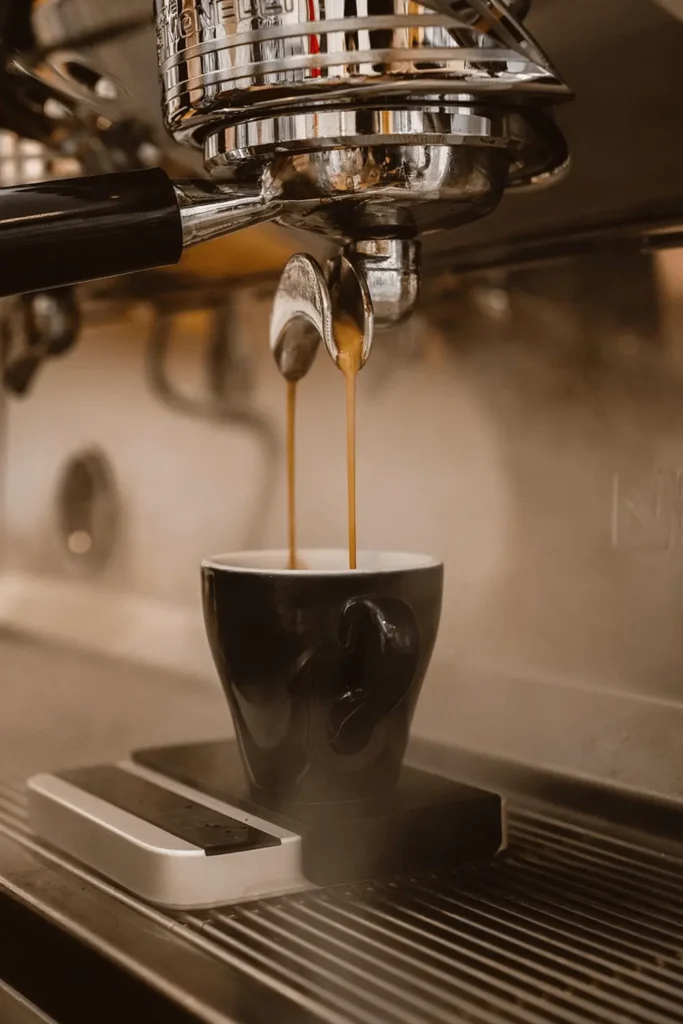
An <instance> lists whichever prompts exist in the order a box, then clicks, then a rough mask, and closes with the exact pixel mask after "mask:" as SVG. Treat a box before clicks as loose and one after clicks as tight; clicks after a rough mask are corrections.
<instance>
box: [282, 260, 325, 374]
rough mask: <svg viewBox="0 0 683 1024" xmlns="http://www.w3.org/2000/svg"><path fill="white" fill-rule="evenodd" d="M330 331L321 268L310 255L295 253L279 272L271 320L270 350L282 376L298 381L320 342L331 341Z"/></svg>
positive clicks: (313, 356)
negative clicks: (322, 340) (280, 272)
mask: <svg viewBox="0 0 683 1024" xmlns="http://www.w3.org/2000/svg"><path fill="white" fill-rule="evenodd" d="M332 332H333V326H332V303H331V301H330V293H329V291H328V288H327V281H326V280H325V275H324V273H323V271H322V268H321V267H320V264H319V263H318V262H317V261H316V260H314V259H313V257H312V256H307V255H305V254H304V253H297V254H296V255H295V256H292V257H291V259H289V260H288V261H287V263H286V264H285V268H284V270H283V271H282V276H281V278H280V282H279V284H278V287H277V291H276V292H275V298H274V300H273V310H272V313H271V317H270V348H271V351H272V353H273V357H274V359H275V362H276V363H277V367H278V370H279V371H280V373H281V374H282V376H283V377H284V378H285V379H286V380H289V381H298V380H301V378H302V377H304V376H305V375H306V374H307V373H308V371H309V370H310V368H311V366H312V365H313V361H314V359H315V357H316V355H317V352H318V344H319V342H320V340H321V339H323V338H324V339H327V340H329V339H331V338H332ZM327 340H326V344H327V343H328V341H327ZM328 348H329V344H328Z"/></svg>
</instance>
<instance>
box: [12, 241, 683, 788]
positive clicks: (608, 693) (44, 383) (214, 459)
mask: <svg viewBox="0 0 683 1024" xmlns="http://www.w3.org/2000/svg"><path fill="white" fill-rule="evenodd" d="M427 282H428V283H427V287H426V291H425V296H424V300H423V304H422V311H421V315H420V316H419V317H417V318H415V320H414V321H413V322H412V323H411V324H409V325H407V326H405V327H403V328H400V329H398V330H397V331H396V332H395V333H394V334H393V335H387V336H384V337H380V338H379V339H378V342H377V344H376V348H375V351H374V353H373V357H372V359H371V360H370V362H369V363H368V365H367V367H366V369H365V370H364V371H363V374H362V375H361V379H360V387H359V425H358V430H359V453H358V458H359V467H358V501H359V510H358V514H359V540H360V543H361V545H362V546H365V547H371V548H373V547H383V548H398V549H406V550H421V551H427V552H430V553H432V554H435V555H438V556H440V557H442V558H443V559H444V561H445V563H446V594H445V605H444V613H443V620H442V626H441V632H440V636H439V641H438V646H437V652H436V655H435V661H434V668H433V671H432V673H431V676H430V678H429V679H428V681H427V683H426V685H425V691H424V696H423V698H422V700H421V704H420V707H419V710H418V716H417V721H416V728H417V730H418V731H419V732H420V733H421V734H423V735H428V736H430V737H432V738H439V739H444V740H446V741H448V742H449V743H455V744H457V745H459V746H463V747H466V748H469V749H476V750H479V751H481V752H485V753H489V754H493V755H496V756H502V757H506V758H509V759H512V760H516V761H522V762H525V763H529V764H537V765H539V764H540V765H544V766H546V767H551V768H557V769H561V770H563V771H570V772H572V773H574V774H584V775H589V776H592V777H599V778H601V779H603V780H609V781H612V782H615V783H618V784H620V785H624V786H635V787H638V788H640V789H643V788H645V789H648V790H651V791H653V792H656V793H659V794H661V795H674V794H678V793H680V789H681V777H680V774H681V758H680V743H679V741H678V722H679V719H680V718H681V710H682V707H683V640H682V632H681V613H682V612H683V574H682V572H681V570H682V568H683V377H682V376H681V343H680V338H681V336H682V335H681V312H680V310H681V307H683V256H681V255H680V254H679V253H677V252H670V253H666V254H664V255H661V256H659V257H657V259H656V260H655V259H654V258H652V257H650V256H647V255H643V254H640V253H636V252H633V253H630V252H624V251H623V250H620V251H616V250H615V251H609V250H607V251H603V252H602V253H597V254H595V255H593V256H590V257H583V258H581V259H577V260H575V261H572V262H569V263H566V262H565V263H561V264H558V265H551V266H550V267H547V268H546V269H543V270H533V269H528V270H524V271H521V270H520V271H517V272H515V273H512V274H509V275H507V276H505V277H501V276H498V277H490V276H489V277H485V278H479V279H474V280H461V279H458V278H455V277H451V276H449V275H448V274H447V273H445V272H444V271H443V268H439V267H436V268H434V270H433V273H430V274H429V275H427ZM143 293H144V289H143ZM269 301H270V287H269V285H268V284H267V283H266V284H264V285H260V286H258V287H257V286H249V287H243V286H240V287H237V286H235V287H229V286H228V285H226V287H225V297H224V300H223V301H221V302H220V303H219V304H218V307H219V308H218V310H217V311H214V312H213V313H207V312H201V311H194V312H183V313H175V312H173V306H172V305H171V306H167V307H165V308H164V311H162V315H161V316H160V314H159V312H158V309H157V311H156V312H155V311H154V309H152V308H151V306H150V305H149V303H146V302H144V301H135V302H132V301H131V302H128V303H127V305H126V306H125V308H122V309H119V310H117V311H116V313H115V314H112V313H111V310H104V309H101V308H99V307H98V305H97V303H96V302H95V303H93V304H92V309H91V310H90V312H87V313H86V324H87V326H86V329H85V331H84V333H83V336H82V338H81V340H80V342H79V343H78V345H77V346H76V347H75V348H74V349H73V351H72V352H71V353H69V354H68V355H66V356H65V357H63V358H61V359H58V360H53V361H52V362H51V363H50V364H49V365H48V366H46V367H45V368H44V370H43V371H42V373H41V374H40V376H39V377H38V379H37V380H36V383H35V386H34V388H33V390H32V392H31V394H30V396H29V397H28V398H26V399H24V400H18V399H11V400H9V401H8V403H7V407H6V409H5V411H4V423H5V432H4V434H3V439H2V445H3V448H4V452H5V455H4V480H3V514H2V519H1V522H2V529H3V533H4V545H3V556H2V571H1V572H0V623H2V624H3V625H4V626H5V627H7V628H9V629H13V630H20V631H22V632H28V633H29V634H30V635H32V636H35V637H40V638H43V639H49V640H51V641H55V640H56V641H57V642H59V643H61V644H68V645H70V646H74V645H75V646H76V647H77V648H83V649H88V650H94V651H97V652H100V653H103V654H105V655H107V656H108V657H114V658H117V659H119V660H122V661H124V662H125V663H126V664H130V665H131V666H132V667H131V671H132V672H134V671H135V668H134V666H135V665H136V664H146V665H151V666H155V667H157V668H159V669H161V670H164V671H168V672H169V673H183V674H189V675H190V676H191V677H192V678H194V679H195V680H196V685H197V686H198V687H205V686H210V687H216V686H217V682H216V680H215V676H214V673H213V669H212V666H211V663H210V659H209V655H208V650H207V646H206V642H205V639H204V634H203V626H202V622H201V614H200V607H199V571H198V567H199V562H200V560H201V558H202V557H203V556H205V555H209V554H214V553H217V552H226V551H230V550H235V549H240V548H245V547H263V546H268V547H280V546H282V545H283V544H284V541H285V529H286V523H285V492H284V404H285V403H284V397H285V396H284V386H283V383H282V381H281V379H280V378H279V376H278V374H277V371H276V369H275V366H274V364H273V362H272V358H271V356H270V353H269V351H268V344H267V329H268V310H269ZM162 364H163V365H162ZM162 378H163V382H162V384H161V385H160V380H161V379H162ZM155 389H156V390H155ZM300 410H301V412H300V423H299V447H298V458H299V493H298V508H299V536H300V539H301V543H302V546H343V544H344V542H345V536H346V534H345V529H346V518H345V517H346V503H345V459H344V444H345V439H344V420H343V416H344V401H343V388H342V379H341V377H340V375H339V374H338V372H337V371H336V370H335V369H334V368H333V366H332V364H331V363H330V361H329V360H328V358H327V356H326V354H325V353H324V352H321V353H320V355H319V358H318V361H317V364H316V366H315V368H314V371H313V372H312V374H311V376H310V377H309V378H307V379H306V381H305V382H304V384H303V385H302V387H301V400H300ZM88 467H89V468H88ZM89 473H90V476H89V475H88V474H89ZM98 474H100V475H98ZM83 523H85V524H86V527H87V528H86V529H83V528H82V527H83ZM89 531H90V532H89ZM229 729H230V723H229V716H228V714H227V711H226V714H225V717H224V719H223V720H222V721H220V722H217V723H216V731H217V732H220V731H221V730H224V731H226V732H227V731H229Z"/></svg>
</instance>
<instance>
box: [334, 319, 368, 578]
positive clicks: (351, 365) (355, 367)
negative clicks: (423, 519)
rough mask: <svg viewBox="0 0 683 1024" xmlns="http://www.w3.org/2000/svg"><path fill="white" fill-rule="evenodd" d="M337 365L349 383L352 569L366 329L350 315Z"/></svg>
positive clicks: (340, 329)
mask: <svg viewBox="0 0 683 1024" xmlns="http://www.w3.org/2000/svg"><path fill="white" fill-rule="evenodd" d="M334 336H335V339H336V342H337V349H338V350H339V355H338V356H337V366H338V367H339V369H340V370H341V372H342V373H343V374H344V380H345V383H346V476H347V487H348V503H349V569H355V568H356V378H357V376H358V371H359V370H360V368H361V360H362V356H363V332H362V331H361V330H360V329H359V327H358V325H357V324H355V323H354V322H353V320H351V319H349V318H348V317H344V318H342V319H340V320H337V321H336V322H335V325H334Z"/></svg>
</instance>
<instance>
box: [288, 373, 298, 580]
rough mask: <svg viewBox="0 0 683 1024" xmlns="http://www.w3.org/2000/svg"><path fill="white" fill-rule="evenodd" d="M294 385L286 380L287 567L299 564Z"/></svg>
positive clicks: (294, 566)
mask: <svg viewBox="0 0 683 1024" xmlns="http://www.w3.org/2000/svg"><path fill="white" fill-rule="evenodd" d="M296 385H297V382H296V381H295V380H288V381H287V524H288V528H289V529H288V534H289V555H288V558H287V568H288V569H299V568H301V566H300V565H299V562H298V560H297V557H296V497H295V489H296V462H295V458H296V453H295V445H296Z"/></svg>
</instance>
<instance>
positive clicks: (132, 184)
mask: <svg viewBox="0 0 683 1024" xmlns="http://www.w3.org/2000/svg"><path fill="white" fill-rule="evenodd" d="M527 7H528V2H527V0H509V2H508V0H505V2H504V0H429V2H423V3H414V2H412V0H411V2H408V0H363V3H360V2H358V0H344V3H341V0H330V2H326V3H325V4H324V5H323V4H322V3H320V0H310V2H309V3H307V4H304V3H295V0H182V2H180V0H156V3H155V13H156V24H157V36H158V58H159V70H160V77H161V85H162V105H163V112H164V118H165V122H166V127H167V129H168V130H169V132H170V133H171V134H172V135H173V137H174V138H175V139H176V141H178V142H179V143H181V144H185V145H188V146H192V147H195V148H198V149H201V150H202V152H203V156H204V166H205V169H206V172H207V175H208V180H202V181H187V182H171V181H170V180H169V179H168V178H167V177H166V175H165V174H164V173H163V172H162V171H160V170H158V169H152V170H144V171H136V172H129V173H123V174H112V175H102V176H93V177H90V178H81V179H73V180H70V181H62V182H60V183H59V187H58V188H56V187H55V186H54V185H49V184H48V185H37V186H20V187H18V188H15V189H2V190H0V265H2V266H3V274H2V275H0V296H2V295H3V294H5V295H8V294H14V293H17V292H22V291H29V290H35V289H37V288H49V287H55V286H57V285H66V284H71V283H75V282H77V281H83V280H92V279H94V278H97V277H103V276H112V275H115V274H122V273H131V272H133V271H136V270H142V269H149V268H151V267H155V266H163V265H168V264H170V263H174V262H177V261H178V259H179V258H180V256H181V254H182V251H183V249H184V248H185V247H187V246H190V245H195V244H197V243H200V242H203V241H208V240H209V239H212V238H216V237H219V236H221V235H226V234H228V233H230V232H233V231H238V230H240V229H242V228H244V227H248V226H250V225H253V224H257V223H261V222H264V221H276V222H277V223H280V224H282V225H284V226H286V227H292V228H297V229H303V230H306V231H312V232H316V233H319V234H323V235H326V236H327V237H328V238H331V239H332V240H334V241H335V242H336V243H337V244H338V246H339V247H340V249H342V251H343V258H342V260H341V262H340V263H339V266H338V268H337V269H338V273H339V275H340V282H343V278H344V276H345V274H346V273H347V270H346V269H345V267H346V264H345V263H344V262H343V260H344V259H345V260H346V261H347V262H348V263H349V264H351V265H352V267H353V269H354V272H355V273H356V274H357V276H359V278H363V280H364V282H365V284H366V286H367V290H368V292H369V294H370V296H371V299H372V304H373V309H374V314H375V316H376V317H377V319H378V322H379V321H382V322H386V323H398V322H400V321H401V320H402V319H405V317H407V316H409V315H410V312H411V310H412V309H413V307H414V304H415V301H416V298H417V294H418V291H419V265H418V257H419V240H420V238H421V237H422V236H424V235H427V234H431V233H432V232H434V231H437V230H438V231H444V230H452V229H456V228H458V227H459V226H460V225H464V224H467V223H470V222H471V221H473V220H476V219H477V218H479V217H483V216H486V215H487V214H489V213H491V212H492V211H493V210H494V209H495V208H496V207H497V205H498V203H499V202H500V200H501V198H502V196H503V195H504V193H505V192H506V191H507V190H510V189H519V188H533V187H536V186H538V185H545V184H547V183H548V182H549V181H552V180H554V178H556V177H557V176H558V175H559V174H560V173H561V172H562V171H563V170H564V169H565V168H566V166H567V164H568V152H567V146H566V143H565V140H564V138H563V136H562V133H561V132H560V131H559V130H558V128H557V127H556V125H555V123H554V120H553V116H552V110H551V108H552V106H553V105H554V104H556V103H558V102H560V101H562V100H565V99H568V98H570V96H571V93H570V91H569V89H568V88H567V86H566V85H565V83H564V82H563V80H562V78H561V77H560V75H559V74H558V72H557V71H556V70H555V68H554V67H553V65H552V64H551V62H550V61H549V59H548V58H547V56H546V55H545V54H544V52H543V50H542V49H541V48H540V46H539V45H538V43H537V42H536V41H535V40H534V39H533V37H532V36H531V35H530V34H529V32H528V31H527V30H526V28H525V27H524V26H523V24H522V20H521V19H522V18H523V17H524V15H525V13H526V9H527ZM92 102H93V103H104V100H96V99H93V100H92ZM112 102H113V101H112ZM98 109H99V108H98ZM109 113H110V114H112V113H113V111H112V110H110V111H109ZM105 115H106V110H104V108H103V110H102V116H105ZM326 281H327V284H328V286H329V287H330V289H331V290H332V291H333V289H334V275H333V274H332V275H330V274H328V275H327V277H326ZM332 291H331V293H332ZM312 294H317V292H316V289H315V288H314V290H313V293H312ZM320 308H321V309H322V306H321V307H320ZM323 336H324V335H323ZM300 344H302V345H303V342H301V343H300Z"/></svg>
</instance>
